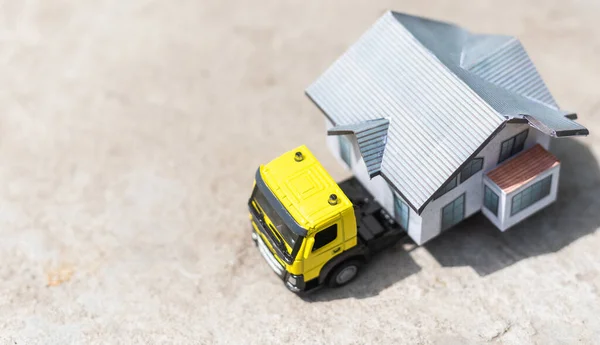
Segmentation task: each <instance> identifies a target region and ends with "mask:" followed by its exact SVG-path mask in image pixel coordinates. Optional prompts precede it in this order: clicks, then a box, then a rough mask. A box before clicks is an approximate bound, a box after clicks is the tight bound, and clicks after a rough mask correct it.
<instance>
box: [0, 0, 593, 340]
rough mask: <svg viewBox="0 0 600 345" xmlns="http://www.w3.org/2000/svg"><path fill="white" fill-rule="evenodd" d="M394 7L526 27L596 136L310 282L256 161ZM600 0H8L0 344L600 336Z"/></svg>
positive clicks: (561, 143)
mask: <svg viewBox="0 0 600 345" xmlns="http://www.w3.org/2000/svg"><path fill="white" fill-rule="evenodd" d="M386 9H395V10H401V11H406V12H409V13H413V14H418V15H424V16H430V17H433V18H438V19H443V20H447V21H452V22H457V23H460V24H462V25H464V26H466V27H468V28H471V29H472V30H474V31H480V32H487V33H503V34H509V35H516V36H518V37H519V38H520V39H521V40H522V41H523V43H524V45H525V47H526V48H527V49H528V51H529V53H530V55H531V56H532V58H533V60H534V61H535V62H536V63H537V66H538V68H539V70H540V71H541V73H542V75H543V77H544V78H545V80H546V81H547V83H548V85H549V87H550V89H551V91H552V92H553V94H554V96H555V98H556V99H557V100H558V101H559V103H560V104H561V105H562V106H563V107H564V108H565V109H569V110H574V111H577V112H578V113H579V115H580V119H579V121H580V122H581V123H582V124H584V125H585V126H587V127H588V128H589V129H590V132H591V133H592V135H590V136H589V137H587V138H581V139H563V140H556V141H555V142H554V143H553V151H554V152H555V153H556V155H557V156H558V157H559V158H560V159H561V160H562V165H563V166H562V171H561V181H560V183H561V184H560V192H559V193H560V194H559V198H560V200H559V201H558V202H557V203H556V204H554V205H553V206H551V207H549V208H548V209H546V210H544V211H543V212H541V213H539V214H538V215H536V216H534V217H532V218H531V219H529V220H527V221H525V222H524V223H522V224H520V225H519V226H516V227H515V228H513V229H511V230H510V231H508V232H507V233H500V232H499V231H497V230H495V229H494V228H493V227H492V225H491V224H490V223H489V222H487V221H486V220H485V219H484V217H482V216H475V217H473V218H471V219H469V220H467V221H466V222H465V223H464V224H462V225H461V226H459V227H457V228H456V229H454V230H453V231H451V232H448V233H447V234H445V235H443V236H441V237H439V238H437V239H435V240H433V241H432V242H430V243H428V244H427V245H425V246H424V247H418V248H413V247H410V246H397V247H395V248H393V249H391V250H388V251H386V252H385V253H383V254H382V255H381V256H379V257H378V258H377V259H376V260H375V261H374V262H373V263H372V264H371V265H370V266H369V267H368V269H367V270H366V271H365V272H364V274H363V275H362V276H360V277H359V279H358V280H357V281H355V282H354V283H353V284H351V285H350V286H347V287H345V288H341V289H338V290H323V291H321V292H320V293H318V294H314V295H312V296H310V297H308V298H305V299H301V298H298V297H297V296H295V295H293V294H292V293H290V292H288V291H287V290H286V289H285V288H284V286H283V285H282V282H281V281H279V280H278V279H277V278H276V277H275V275H274V274H273V273H272V272H271V271H270V268H269V267H268V266H267V265H266V264H265V262H263V259H262V258H261V257H260V255H259V254H258V252H257V251H256V250H255V248H254V247H253V245H252V242H251V240H250V233H249V224H248V218H247V211H246V200H247V198H248V196H249V192H250V189H251V185H252V179H253V175H254V172H255V169H256V167H257V166H258V165H259V164H260V163H264V162H267V161H269V160H270V159H272V158H274V157H276V156H277V155H279V154H280V153H282V152H284V151H286V150H289V149H292V148H294V147H295V146H297V145H300V144H302V143H305V144H307V145H309V147H310V148H311V149H312V150H313V151H314V152H315V154H316V155H317V156H318V157H319V158H320V159H321V161H322V162H323V163H324V165H325V166H326V167H327V168H328V169H329V170H330V171H331V173H332V174H333V176H334V177H335V178H337V179H342V178H344V177H346V176H347V175H346V173H345V172H344V171H343V170H342V168H341V167H340V166H339V165H338V164H337V163H336V162H335V161H334V160H333V158H332V157H331V155H330V154H329V152H328V151H327V149H326V148H325V147H324V145H323V143H324V138H325V132H324V125H323V116H322V115H321V114H320V113H319V111H318V110H317V109H316V108H315V107H314V106H313V105H312V104H311V103H310V102H309V101H308V100H307V99H306V98H305V96H304V93H303V91H304V88H305V87H306V86H307V85H308V84H309V83H310V82H311V81H312V80H314V79H315V78H316V77H317V76H318V75H319V74H320V73H321V72H322V71H323V70H324V69H325V68H326V67H327V66H328V65H329V64H330V63H332V61H333V60H334V59H335V58H336V57H337V56H339V55H340V54H341V53H342V52H343V51H344V49H345V48H347V47H348V46H349V45H350V44H351V43H352V42H353V41H355V40H356V39H357V37H358V36H359V35H360V34H361V33H362V32H363V31H365V30H366V29H367V28H368V26H369V25H370V24H371V23H372V22H374V21H375V20H376V19H377V18H378V17H379V16H380V15H381V14H382V13H383V11H384V10H386ZM599 15H600V3H599V2H598V1H595V0H587V1H586V0H578V1H560V0H551V1H547V0H545V1H542V0H538V1H521V0H503V1H499V0H498V1H492V0H482V1H476V2H475V1H462V2H458V1H442V0H440V1H417V0H410V1H409V0H405V1H385V0H378V1H368V2H367V1H358V0H352V1H349V0H346V1H342V0H339V1H317V0H314V1H306V0H305V1H296V0H293V1H280V0H263V1H242V0H240V1H232V0H203V1H162V2H159V1H148V0H132V1H118V0H102V1H42V0H29V1H9V0H5V1H0V80H1V84H2V87H1V88H0V180H1V181H3V182H4V183H2V184H0V236H1V237H0V238H1V239H0V262H1V264H0V344H155V343H175V344H184V343H185V344H261V345H262V344H282V343H290V344H296V343H297V344H321V343H323V344H411V343H414V344H444V345H445V344H485V343H497V344H544V345H547V344H594V343H596V344H598V343H600V317H599V315H600V254H599V248H600V233H599V232H598V231H597V230H598V228H599V227H600V166H599V160H600V136H599V135H598V133H600V87H599V85H600V63H599V61H600V26H599V25H598V17H599Z"/></svg>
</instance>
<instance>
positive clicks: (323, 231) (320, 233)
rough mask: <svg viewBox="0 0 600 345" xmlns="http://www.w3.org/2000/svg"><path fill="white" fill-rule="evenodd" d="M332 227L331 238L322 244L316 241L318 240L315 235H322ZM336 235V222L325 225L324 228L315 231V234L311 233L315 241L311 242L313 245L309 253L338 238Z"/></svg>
mask: <svg viewBox="0 0 600 345" xmlns="http://www.w3.org/2000/svg"><path fill="white" fill-rule="evenodd" d="M332 229H333V230H334V233H335V236H334V237H333V238H331V239H330V240H328V241H327V242H325V243H323V244H320V243H317V240H318V238H317V236H319V235H324V234H325V233H326V232H328V231H331V230H332ZM327 235H328V234H327ZM338 235H339V234H338V225H337V223H335V224H332V225H330V226H328V227H326V228H325V229H323V230H321V231H319V232H317V233H316V234H314V235H313V237H314V239H315V242H314V243H313V247H312V249H311V253H313V252H315V251H317V250H319V249H322V248H324V247H326V246H327V245H328V244H330V243H331V242H333V241H335V240H336V239H337V238H338Z"/></svg>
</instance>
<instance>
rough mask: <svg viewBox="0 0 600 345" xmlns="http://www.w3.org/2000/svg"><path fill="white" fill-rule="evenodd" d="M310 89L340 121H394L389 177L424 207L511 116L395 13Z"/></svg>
mask: <svg viewBox="0 0 600 345" xmlns="http://www.w3.org/2000/svg"><path fill="white" fill-rule="evenodd" d="M307 94H308V95H309V96H310V97H311V98H312V99H313V101H315V103H317V104H318V105H319V107H320V108H321V109H322V110H323V111H324V112H325V113H326V114H327V115H328V116H329V117H330V119H331V120H332V121H333V123H334V124H335V125H337V126H340V125H346V124H355V123H361V122H362V121H365V120H369V119H374V118H380V117H384V118H389V119H390V123H389V129H388V139H387V144H386V145H385V154H384V155H383V161H382V162H381V174H382V175H384V176H385V177H386V178H387V179H388V180H390V181H391V182H392V184H393V185H394V186H395V187H396V188H397V189H398V191H399V192H400V193H402V194H403V195H404V197H405V199H406V200H407V201H408V202H409V203H410V204H412V206H413V207H414V208H415V209H417V210H418V209H420V208H422V207H423V206H424V205H425V203H426V202H427V200H428V199H429V198H430V197H431V196H432V195H433V193H435V191H437V190H438V189H439V188H440V187H441V186H442V185H443V184H444V183H445V182H446V180H447V179H448V177H449V176H450V175H452V174H453V173H454V171H456V170H457V169H458V168H459V167H460V166H461V165H462V164H463V163H464V162H465V161H466V160H467V159H468V158H469V157H470V156H471V155H473V154H474V153H475V152H476V150H477V149H478V148H479V147H480V146H481V145H482V144H483V143H484V142H485V141H486V140H487V138H488V137H489V136H490V134H491V133H493V132H494V131H495V130H496V129H497V128H498V127H499V126H500V125H501V124H502V123H503V122H504V121H505V119H504V118H503V117H502V116H500V115H499V114H498V113H497V112H496V111H495V110H494V109H492V107H490V106H489V105H488V104H487V103H486V102H485V101H483V100H482V99H481V98H480V97H479V96H478V95H477V94H476V93H475V92H473V91H472V90H471V89H470V88H469V87H468V86H467V85H466V84H465V83H464V82H463V81H461V80H460V79H459V78H457V77H456V76H455V75H454V74H453V73H452V72H451V71H450V70H449V69H448V68H447V67H446V66H445V65H444V64H442V63H440V61H439V60H438V59H437V58H436V56H434V55H433V54H432V53H431V52H430V51H428V50H427V49H425V48H424V47H423V46H422V45H421V44H420V43H419V41H417V40H416V39H415V38H414V37H413V36H412V35H411V34H410V32H408V30H406V29H405V28H404V27H403V26H402V24H400V23H399V22H398V21H397V20H396V19H395V18H394V16H393V15H392V14H391V13H388V14H386V15H384V16H383V17H382V18H381V19H380V20H379V21H378V22H377V23H375V25H374V26H373V27H372V28H371V29H370V30H369V31H368V32H367V33H366V34H365V35H363V36H362V37H361V38H360V40H359V41H358V42H357V43H356V44H354V45H353V46H352V47H351V48H350V49H349V50H348V51H347V52H346V53H345V54H344V55H343V56H342V57H340V58H339V59H338V60H337V61H336V62H335V63H334V64H333V66H331V67H330V68H329V69H328V70H327V71H326V72H325V73H324V74H323V75H322V76H321V78H319V79H318V80H317V81H316V82H315V83H314V84H313V85H311V86H310V87H309V88H308V89H307ZM465 122H468V123H469V126H465V125H464V123H465ZM367 160H368V159H367V158H366V157H365V161H367ZM377 168H378V165H374V166H373V167H371V169H377Z"/></svg>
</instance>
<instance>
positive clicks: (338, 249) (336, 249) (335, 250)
mask: <svg viewBox="0 0 600 345" xmlns="http://www.w3.org/2000/svg"><path fill="white" fill-rule="evenodd" d="M340 249H342V248H340V247H337V248H335V249H334V250H333V253H334V254H335V253H337V252H339V251H340Z"/></svg>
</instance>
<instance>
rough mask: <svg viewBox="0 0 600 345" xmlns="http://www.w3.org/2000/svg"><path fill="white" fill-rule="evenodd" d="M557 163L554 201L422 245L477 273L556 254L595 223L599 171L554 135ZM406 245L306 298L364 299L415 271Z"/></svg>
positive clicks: (473, 221)
mask: <svg viewBox="0 0 600 345" xmlns="http://www.w3.org/2000/svg"><path fill="white" fill-rule="evenodd" d="M551 151H552V152H553V153H554V154H555V155H556V156H557V157H558V158H559V159H560V161H561V172H560V182H559V191H558V193H559V194H558V199H557V201H556V202H555V203H554V204H552V205H550V206H548V207H547V208H545V209H544V210H542V211H540V212H538V213H536V214H535V215H533V216H531V217H530V218H528V219H526V220H525V221H523V222H521V223H520V224H517V225H516V226H514V227H513V228H511V229H509V230H508V231H506V232H504V233H502V232H500V231H498V229H496V227H494V225H493V224H492V223H490V222H489V221H488V220H487V218H485V217H484V216H483V215H482V214H480V213H479V214H477V215H475V216H473V217H470V218H469V219H467V220H465V221H464V222H462V223H461V224H460V225H458V226H457V227H455V228H454V229H452V230H451V231H448V232H446V233H445V234H443V235H441V236H439V237H437V238H436V239H434V240H432V241H431V242H429V243H427V244H426V245H425V248H426V249H427V250H428V251H429V252H430V253H431V254H432V256H433V257H434V258H435V259H436V260H437V261H438V262H439V263H440V264H441V265H442V266H445V267H457V266H470V267H472V268H473V269H474V270H475V271H476V272H477V273H478V274H479V275H480V276H485V275H488V274H491V273H494V272H496V271H498V270H501V269H503V268H505V267H508V266H510V265H512V264H514V263H516V262H519V261H520V260H523V259H526V258H530V257H533V256H537V255H542V254H547V253H553V252H556V251H558V250H560V249H562V248H564V247H565V246H567V245H568V244H570V243H572V242H573V241H575V240H577V239H579V238H581V237H583V236H585V235H587V234H590V233H592V232H594V231H596V229H598V228H599V227H600V170H599V168H598V162H597V160H596V158H595V157H594V155H593V154H592V152H591V151H590V150H589V148H588V147H586V146H585V145H583V144H581V143H580V142H579V141H577V140H575V139H560V140H555V141H554V142H553V143H552V150H551ZM420 270H421V268H420V267H419V266H418V265H417V264H416V263H415V262H414V261H413V260H412V258H411V257H410V255H409V254H408V251H407V248H406V245H404V248H403V246H402V245H397V246H395V247H393V248H391V249H389V250H387V251H385V252H384V253H381V254H380V255H379V256H376V257H375V258H374V260H373V261H372V262H370V263H369V264H368V268H367V269H365V270H363V271H362V274H361V275H360V276H359V277H358V278H357V279H356V281H354V282H352V283H350V284H349V285H347V286H345V287H342V288H339V289H328V288H325V289H322V290H319V291H316V292H315V293H313V294H310V295H308V296H305V297H303V299H304V300H306V301H307V302H321V301H329V300H335V299H343V298H367V297H371V296H375V295H378V294H379V293H380V292H381V291H383V290H384V289H386V288H387V287H389V286H391V285H393V284H395V283H396V282H398V281H400V280H402V279H404V278H406V277H408V276H410V275H412V274H415V273H417V272H419V271H420Z"/></svg>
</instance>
